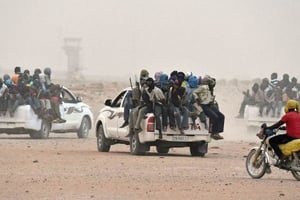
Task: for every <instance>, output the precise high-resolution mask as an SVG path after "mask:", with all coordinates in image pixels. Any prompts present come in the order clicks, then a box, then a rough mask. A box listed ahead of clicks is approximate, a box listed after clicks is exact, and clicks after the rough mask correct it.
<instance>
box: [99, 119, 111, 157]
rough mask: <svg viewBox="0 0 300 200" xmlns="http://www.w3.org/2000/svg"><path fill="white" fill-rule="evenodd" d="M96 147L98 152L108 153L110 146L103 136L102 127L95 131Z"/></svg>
mask: <svg viewBox="0 0 300 200" xmlns="http://www.w3.org/2000/svg"><path fill="white" fill-rule="evenodd" d="M97 147H98V151H99V152H109V149H110V145H108V141H107V138H106V137H105V135H104V130H103V125H102V124H101V125H99V128H98V130H97Z"/></svg>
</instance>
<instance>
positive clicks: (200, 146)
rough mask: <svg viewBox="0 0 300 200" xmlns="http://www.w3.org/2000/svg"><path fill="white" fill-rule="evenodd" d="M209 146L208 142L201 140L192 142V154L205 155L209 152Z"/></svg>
mask: <svg viewBox="0 0 300 200" xmlns="http://www.w3.org/2000/svg"><path fill="white" fill-rule="evenodd" d="M207 147H208V144H207V142H199V143H195V144H192V145H191V146H190V152H191V155H192V156H200V157H204V156H205V154H206V153H207Z"/></svg>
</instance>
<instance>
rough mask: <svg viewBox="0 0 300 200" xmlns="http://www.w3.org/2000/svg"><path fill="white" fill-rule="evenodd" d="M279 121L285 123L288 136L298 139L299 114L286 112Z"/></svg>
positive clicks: (299, 133)
mask: <svg viewBox="0 0 300 200" xmlns="http://www.w3.org/2000/svg"><path fill="white" fill-rule="evenodd" d="M281 121H283V122H284V123H286V132H287V135H288V136H291V137H293V138H300V114H299V113H298V112H296V111H292V112H288V113H286V114H285V115H284V116H282V118H281Z"/></svg>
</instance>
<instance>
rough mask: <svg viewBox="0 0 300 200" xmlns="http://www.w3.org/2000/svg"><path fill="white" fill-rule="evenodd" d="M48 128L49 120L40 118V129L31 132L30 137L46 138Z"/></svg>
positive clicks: (48, 131)
mask: <svg viewBox="0 0 300 200" xmlns="http://www.w3.org/2000/svg"><path fill="white" fill-rule="evenodd" d="M50 129H51V126H50V122H48V121H47V120H42V123H41V129H40V130H39V131H33V132H31V133H30V137H31V138H33V139H46V138H48V137H49V133H50Z"/></svg>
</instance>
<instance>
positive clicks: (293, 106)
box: [284, 99, 300, 113]
mask: <svg viewBox="0 0 300 200" xmlns="http://www.w3.org/2000/svg"><path fill="white" fill-rule="evenodd" d="M291 110H292V111H294V110H296V111H298V112H299V111H300V106H299V103H298V101H296V100H293V99H290V100H288V101H287V102H286V104H285V107H284V112H285V113H288V112H289V111H291Z"/></svg>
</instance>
